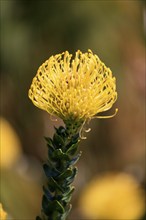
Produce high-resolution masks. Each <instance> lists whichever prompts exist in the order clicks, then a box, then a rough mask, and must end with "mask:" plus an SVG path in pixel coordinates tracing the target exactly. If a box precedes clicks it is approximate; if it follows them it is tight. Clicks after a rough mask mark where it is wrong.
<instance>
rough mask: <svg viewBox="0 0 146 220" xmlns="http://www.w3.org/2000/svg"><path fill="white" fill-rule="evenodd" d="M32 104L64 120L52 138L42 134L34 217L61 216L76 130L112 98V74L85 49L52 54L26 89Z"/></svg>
mask: <svg viewBox="0 0 146 220" xmlns="http://www.w3.org/2000/svg"><path fill="white" fill-rule="evenodd" d="M29 98H30V99H31V100H32V102H33V103H34V105H36V106H37V107H39V108H41V109H43V110H45V111H47V112H48V113H49V114H50V115H54V116H58V117H60V118H61V119H63V121H64V123H65V127H63V126H60V127H59V128H55V130H56V133H55V134H54V136H53V138H52V139H51V138H49V137H46V138H45V139H46V141H47V146H48V157H49V158H48V162H47V163H45V164H44V165H43V169H44V172H45V175H46V177H47V178H48V181H47V184H46V186H44V188H43V191H44V194H43V199H42V211H41V215H40V216H37V218H36V220H65V219H66V217H67V216H68V213H69V212H70V209H71V206H70V200H71V197H72V193H73V191H74V187H73V186H72V185H71V183H72V182H73V180H74V178H75V176H76V173H77V168H76V167H74V165H75V163H76V162H77V161H78V159H79V157H80V155H81V153H78V154H77V151H78V143H79V137H80V135H79V133H80V131H81V130H82V129H81V128H82V127H83V125H84V123H85V122H86V121H88V120H90V119H92V118H93V117H98V118H103V117H105V118H109V117H112V116H114V115H115V114H116V112H117V110H116V112H115V114H113V115H112V116H98V115H97V114H98V113H100V112H104V111H107V110H109V109H110V108H111V107H112V105H113V104H114V102H115V101H116V99H117V92H116V84H115V78H114V77H113V76H112V72H111V70H110V69H109V68H107V67H106V66H105V65H104V63H102V62H101V61H100V59H99V58H98V57H97V56H96V55H94V54H93V53H92V51H91V50H88V52H87V53H82V52H81V51H79V50H78V51H77V52H76V54H75V57H74V58H73V57H72V55H71V54H69V52H67V51H66V52H64V53H62V54H58V55H55V56H51V57H50V58H49V59H48V60H47V61H46V62H45V63H43V64H42V65H41V66H40V67H39V69H38V72H37V74H36V76H35V77H34V79H33V81H32V84H31V87H30V89H29Z"/></svg>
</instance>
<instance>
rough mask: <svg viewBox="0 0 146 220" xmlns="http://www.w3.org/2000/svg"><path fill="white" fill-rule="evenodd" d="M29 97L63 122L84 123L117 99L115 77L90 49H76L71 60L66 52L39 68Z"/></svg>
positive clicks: (108, 107) (107, 108) (109, 106)
mask: <svg viewBox="0 0 146 220" xmlns="http://www.w3.org/2000/svg"><path fill="white" fill-rule="evenodd" d="M29 98H30V99H31V100H32V102H33V103H34V105H36V106H37V107H39V108H41V109H43V110H45V111H47V112H48V113H49V114H51V115H56V116H59V117H60V118H62V119H63V120H64V121H67V120H70V119H73V120H76V121H78V120H81V121H83V122H84V121H86V120H88V119H91V118H93V117H94V116H96V114H98V113H100V112H104V111H107V110H109V109H110V108H111V107H112V105H113V104H114V102H115V101H116V99H117V92H116V83H115V77H113V76H112V72H111V70H110V69H109V68H107V67H106V66H105V64H104V63H103V62H101V60H100V59H99V58H98V56H97V55H95V54H93V53H92V51H91V50H88V52H86V53H82V52H81V51H79V50H78V51H77V52H76V54H75V57H74V58H73V57H72V54H69V52H68V51H66V52H64V53H62V54H57V55H55V56H51V57H50V58H49V59H48V60H47V61H46V62H45V63H43V64H42V65H41V66H40V67H39V69H38V72H37V74H36V76H35V77H34V79H33V81H32V84H31V87H30V89H29ZM109 117H110V116H109Z"/></svg>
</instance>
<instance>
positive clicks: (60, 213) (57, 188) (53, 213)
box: [36, 124, 81, 220]
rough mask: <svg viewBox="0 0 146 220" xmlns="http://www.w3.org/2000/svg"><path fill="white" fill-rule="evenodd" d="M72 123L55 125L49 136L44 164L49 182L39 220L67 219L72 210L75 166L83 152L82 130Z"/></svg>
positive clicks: (45, 189) (45, 187)
mask: <svg viewBox="0 0 146 220" xmlns="http://www.w3.org/2000/svg"><path fill="white" fill-rule="evenodd" d="M70 125H71V124H66V127H63V126H60V127H59V128H55V130H56V132H55V134H54V136H53V138H52V139H51V138H49V137H46V138H45V139H46V141H47V146H48V161H47V163H45V164H44V165H43V169H44V172H45V175H46V177H47V184H46V186H43V192H44V194H43V198H42V211H41V217H39V216H37V217H36V220H65V219H66V218H67V216H68V214H69V212H70V210H71V205H70V200H71V197H72V193H73V191H74V187H73V186H71V184H72V182H73V181H74V178H75V176H76V173H77V168H76V167H74V165H75V163H76V162H77V161H78V159H79V157H80V155H81V152H80V153H77V151H78V142H79V132H78V128H79V126H77V129H73V127H72V126H70Z"/></svg>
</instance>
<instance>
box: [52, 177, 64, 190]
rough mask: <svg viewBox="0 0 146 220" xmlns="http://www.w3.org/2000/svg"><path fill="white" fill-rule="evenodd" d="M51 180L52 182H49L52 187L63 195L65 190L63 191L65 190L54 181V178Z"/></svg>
mask: <svg viewBox="0 0 146 220" xmlns="http://www.w3.org/2000/svg"><path fill="white" fill-rule="evenodd" d="M50 180H51V181H49V182H51V185H52V186H54V188H55V189H56V188H57V189H59V190H60V191H61V192H62V193H64V190H63V188H62V187H61V186H60V185H59V184H58V183H57V182H56V180H54V178H52V177H51V178H50Z"/></svg>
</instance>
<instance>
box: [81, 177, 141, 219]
mask: <svg viewBox="0 0 146 220" xmlns="http://www.w3.org/2000/svg"><path fill="white" fill-rule="evenodd" d="M80 209H81V211H82V213H83V214H84V215H85V217H87V219H96V220H98V219H99V220H101V219H106V220H123V219H126V220H138V219H140V218H141V217H142V215H143V214H144V211H145V202H144V192H143V190H142V189H141V188H140V187H139V185H138V183H137V182H136V180H135V179H134V178H132V177H131V176H130V175H128V174H124V173H121V174H107V175H105V176H103V177H101V178H95V179H94V180H93V181H91V182H90V183H89V184H88V185H87V186H86V187H85V189H84V190H83V192H82V195H81V198H80ZM85 219H86V218H85Z"/></svg>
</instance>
